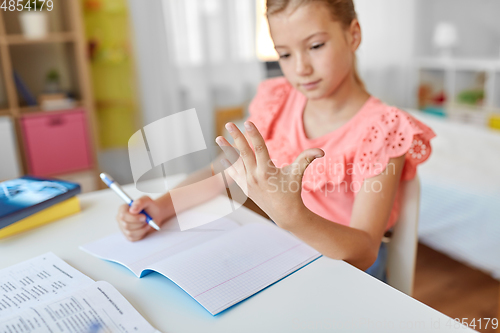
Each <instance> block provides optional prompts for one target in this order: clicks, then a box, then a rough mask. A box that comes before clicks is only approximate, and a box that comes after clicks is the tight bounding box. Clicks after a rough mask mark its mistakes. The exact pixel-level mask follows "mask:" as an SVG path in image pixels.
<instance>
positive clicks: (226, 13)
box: [128, 0, 265, 174]
mask: <svg viewBox="0 0 500 333" xmlns="http://www.w3.org/2000/svg"><path fill="white" fill-rule="evenodd" d="M128 1H129V3H130V12H131V14H132V21H133V27H134V28H133V29H134V35H135V49H136V58H137V70H138V78H139V85H140V93H141V105H142V113H143V122H144V125H147V124H150V123H152V122H154V121H156V120H159V119H161V118H163V117H166V116H168V115H171V114H174V113H177V112H181V111H184V110H187V109H191V108H195V109H196V111H197V115H198V119H199V121H200V124H201V128H202V131H203V135H204V138H205V141H206V142H207V146H211V145H213V144H212V143H213V140H214V139H215V133H214V118H215V113H214V112H215V110H216V108H220V107H231V106H241V105H248V103H249V101H250V100H251V98H252V97H253V96H254V94H255V92H256V87H257V85H258V83H259V82H260V81H261V80H262V79H263V78H264V76H265V73H264V67H263V65H262V63H261V62H260V61H259V60H258V59H257V57H256V52H255V21H256V17H255V15H256V4H255V0H237V1H235V0H182V1H179V0H148V1H147V4H146V2H145V1H144V0H128ZM183 135H189V133H187V131H183V129H182V128H179V139H178V140H176V142H175V144H176V145H182V136H183ZM165 144H166V145H168V144H174V143H165ZM207 162H208V161H201V160H200V159H199V158H196V157H195V156H192V157H191V158H190V157H189V156H187V157H186V158H182V159H179V160H178V163H170V164H169V166H168V170H165V172H166V173H167V174H173V173H178V172H191V171H193V170H196V169H198V168H200V167H202V166H204V165H206V163H207Z"/></svg>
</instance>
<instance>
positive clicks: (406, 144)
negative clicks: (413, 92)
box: [352, 108, 436, 192]
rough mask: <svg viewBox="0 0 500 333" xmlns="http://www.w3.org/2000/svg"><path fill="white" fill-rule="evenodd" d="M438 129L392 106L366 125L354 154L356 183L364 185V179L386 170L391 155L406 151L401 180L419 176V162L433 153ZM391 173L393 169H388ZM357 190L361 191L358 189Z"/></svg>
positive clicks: (401, 153)
mask: <svg viewBox="0 0 500 333" xmlns="http://www.w3.org/2000/svg"><path fill="white" fill-rule="evenodd" d="M435 136H436V135H435V134H434V132H433V131H432V130H431V129H430V128H429V127H427V126H426V125H424V124H423V123H421V122H419V121H418V120H416V119H414V118H413V117H411V116H410V115H408V114H407V113H406V112H404V111H401V110H399V109H397V108H388V109H387V110H386V111H384V112H383V113H382V114H380V115H378V117H377V118H375V121H373V122H372V124H371V125H369V126H368V127H367V128H366V135H365V136H364V137H363V139H362V142H361V144H360V146H359V148H358V149H357V151H356V154H355V156H354V163H353V172H352V174H353V182H356V184H357V185H359V186H356V187H355V188H357V189H358V191H359V189H360V188H361V185H362V183H363V180H364V179H365V178H370V177H373V176H376V175H378V174H380V173H382V172H383V171H384V170H386V167H387V165H388V163H389V160H390V159H391V158H395V157H399V156H402V155H404V154H406V157H405V165H404V167H403V173H402V176H401V180H410V179H413V178H414V177H415V174H416V172H417V165H419V164H420V163H422V162H424V161H425V160H427V159H428V158H429V156H430V154H431V151H432V149H431V145H430V142H429V141H430V140H431V139H432V138H433V137H435ZM387 171H388V172H391V169H390V168H388V169H387ZM356 192H357V191H356Z"/></svg>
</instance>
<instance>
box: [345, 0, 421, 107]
mask: <svg viewBox="0 0 500 333" xmlns="http://www.w3.org/2000/svg"><path fill="white" fill-rule="evenodd" d="M354 4H355V6H356V11H357V13H358V18H359V22H360V25H361V31H362V36H363V40H362V42H361V46H360V48H359V50H358V52H357V56H358V69H359V72H360V76H361V78H362V79H363V81H364V82H365V85H366V87H367V89H368V91H369V92H370V93H371V94H373V95H374V96H376V97H378V98H380V99H382V100H383V101H384V102H386V103H388V104H391V105H395V106H398V107H403V108H404V107H410V106H414V105H415V99H416V98H415V96H416V87H415V78H414V66H413V59H414V54H415V53H414V48H415V36H416V31H415V24H416V23H415V22H416V6H417V4H416V1H415V0H377V1H373V0H354Z"/></svg>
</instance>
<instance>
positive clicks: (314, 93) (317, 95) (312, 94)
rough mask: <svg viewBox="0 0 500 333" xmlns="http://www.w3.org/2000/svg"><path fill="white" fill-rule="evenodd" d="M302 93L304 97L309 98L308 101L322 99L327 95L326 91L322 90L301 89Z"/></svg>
mask: <svg viewBox="0 0 500 333" xmlns="http://www.w3.org/2000/svg"><path fill="white" fill-rule="evenodd" d="M301 92H302V94H303V95H304V96H306V97H307V99H310V100H315V99H321V98H323V97H324V95H325V94H324V91H322V90H321V89H314V90H305V89H301Z"/></svg>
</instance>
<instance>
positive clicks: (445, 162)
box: [410, 111, 500, 280]
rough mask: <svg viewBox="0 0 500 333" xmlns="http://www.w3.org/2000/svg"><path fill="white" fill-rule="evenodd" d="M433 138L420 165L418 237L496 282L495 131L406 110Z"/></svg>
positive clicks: (499, 157)
mask: <svg viewBox="0 0 500 333" xmlns="http://www.w3.org/2000/svg"><path fill="white" fill-rule="evenodd" d="M410 113H411V114H412V115H414V116H415V117H416V118H417V119H419V120H420V121H422V122H424V123H425V124H427V125H428V126H430V127H431V128H432V129H433V130H434V132H435V133H436V135H437V137H436V138H434V139H433V140H432V141H431V144H432V148H433V152H432V155H431V157H430V158H429V160H428V161H427V162H426V163H424V164H422V165H421V166H420V167H419V171H418V172H419V176H420V180H421V203H420V221H419V241H420V242H422V243H423V244H426V245H427V246H429V247H431V248H433V249H435V250H438V251H440V252H442V253H445V254H447V255H448V256H450V257H452V258H454V259H456V260H458V261H461V262H463V263H465V264H467V265H469V266H472V267H475V268H477V269H480V270H482V271H485V272H486V273H488V274H490V275H491V276H493V277H494V278H496V279H499V280H500V132H498V131H494V130H489V129H486V128H483V127H478V126H473V125H467V124H460V123H454V122H450V121H449V120H447V119H443V118H439V117H436V116H432V115H426V114H422V113H421V112H418V111H410Z"/></svg>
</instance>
